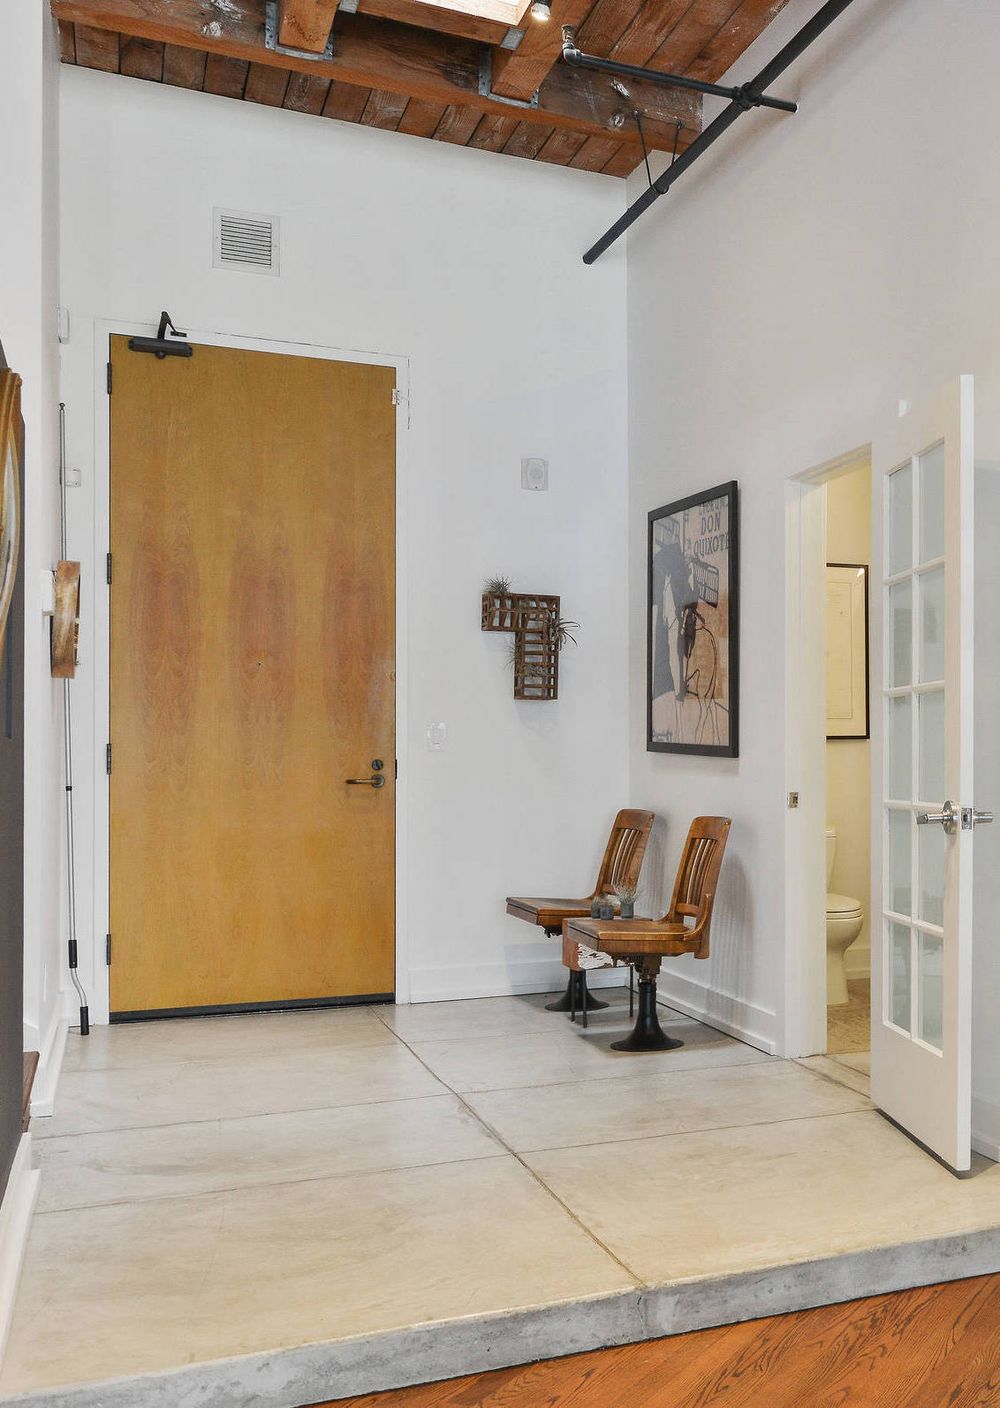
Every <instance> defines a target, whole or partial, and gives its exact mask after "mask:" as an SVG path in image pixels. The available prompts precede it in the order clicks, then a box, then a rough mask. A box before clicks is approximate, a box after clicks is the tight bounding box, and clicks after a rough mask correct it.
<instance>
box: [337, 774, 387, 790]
mask: <svg viewBox="0 0 1000 1408" xmlns="http://www.w3.org/2000/svg"><path fill="white" fill-rule="evenodd" d="M344 780H345V782H346V783H347V785H348V787H384V786H385V778H384V777H383V776H382V774H381V773H380V772H376V773H372V775H371V777H348V778H345V779H344Z"/></svg>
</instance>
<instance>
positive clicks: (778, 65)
mask: <svg viewBox="0 0 1000 1408" xmlns="http://www.w3.org/2000/svg"><path fill="white" fill-rule="evenodd" d="M850 3H851V0H827V3H826V4H825V5H823V6H821V8H820V9H819V10H817V12H816V14H815V15H813V17H812V19H811V20H809V21H808V22H807V23H806V24H804V25H803V26H802V28H801V29H800V30H799V32H798V33H797V34H796V35H794V36H793V37H792V38H791V39H790V40H789V41H788V43H787V44H786V45H785V46H784V48H783V49H779V51H778V53H777V54H775V56H774V58H773V59H772V60H771V62H770V63H768V64H765V65H764V67H763V68H762V69H761V71H760V73H758V75H757V77H756V78H754V79H752V80H751V82H750V83H748V84H747V85H746V91H747V92H748V93H750V94H753V93H756V94H760V93H761V92H762V91H763V90H764V89H765V88H767V87H768V86H769V85H770V84H771V83H773V82H774V80H775V79H776V78H779V77H780V76H781V74H783V73H784V71H785V69H786V68H788V67H789V66H790V65H791V64H793V63H794V62H795V60H796V59H797V58H798V57H799V55H800V54H802V53H803V52H804V51H805V50H806V49H808V47H809V45H810V44H812V42H813V40H815V39H818V38H819V36H820V35H821V34H822V33H823V31H824V30H825V29H827V28H828V26H829V25H831V24H832V23H833V21H834V20H835V19H836V18H837V17H838V15H841V14H843V12H844V11H845V10H846V9H847V7H848V5H850ZM746 111H747V109H746V107H745V106H744V105H743V104H742V103H740V102H738V101H735V100H734V101H733V102H731V103H730V104H729V106H728V107H726V108H723V110H722V112H720V113H719V115H718V117H716V118H715V119H714V121H712V122H710V123H709V124H708V126H707V127H706V128H705V130H704V131H703V132H702V133H700V134H699V135H698V136H697V137H696V138H695V139H694V141H693V142H692V143H691V145H690V146H689V147H688V148H687V149H686V150H685V151H683V152H681V154H680V156H679V157H678V158H677V160H676V161H675V162H674V163H673V165H672V166H670V167H668V169H667V170H666V171H664V172H663V174H662V175H661V176H658V177H657V178H656V180H655V181H654V182H653V184H652V185H651V186H650V187H649V188H648V189H647V190H645V191H643V193H642V195H641V196H639V198H638V200H635V201H633V202H632V204H631V205H630V206H629V208H628V210H626V212H625V214H624V215H622V216H621V217H620V218H619V219H618V220H616V221H615V223H614V224H613V225H612V226H611V228H610V229H609V230H607V231H606V232H605V233H604V234H603V235H602V236H601V238H600V239H599V240H598V241H597V242H596V244H593V245H591V247H590V249H588V250H587V252H586V254H585V255H584V256H583V262H584V264H593V262H594V260H595V259H599V258H600V257H601V255H602V254H603V253H604V251H605V250H606V249H609V248H610V247H611V245H613V244H614V242H615V240H617V239H618V238H619V237H620V236H621V235H623V234H624V233H625V231H626V230H627V229H628V228H629V226H631V225H634V224H635V222H636V221H637V220H638V218H639V216H640V215H642V214H644V213H645V211H647V210H648V209H649V207H650V206H651V205H652V204H653V202H654V201H656V200H659V198H660V196H665V195H666V194H667V192H668V191H669V190H670V187H671V186H672V185H673V184H674V182H675V181H676V180H677V179H678V177H680V176H683V174H684V172H685V171H687V169H688V168H689V167H690V166H693V165H694V163H695V162H696V161H697V160H698V158H699V157H700V156H702V155H703V153H705V152H706V151H708V149H709V147H710V146H712V144H713V143H715V142H717V141H718V140H719V138H720V137H721V136H722V134H723V133H724V132H727V131H728V130H729V128H730V127H732V125H733V123H734V122H735V121H736V119H737V118H738V117H739V116H740V115H741V114H742V113H744V112H746Z"/></svg>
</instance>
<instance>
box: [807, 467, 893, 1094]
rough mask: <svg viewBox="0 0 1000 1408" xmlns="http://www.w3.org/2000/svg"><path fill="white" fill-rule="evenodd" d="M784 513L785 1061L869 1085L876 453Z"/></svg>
mask: <svg viewBox="0 0 1000 1408" xmlns="http://www.w3.org/2000/svg"><path fill="white" fill-rule="evenodd" d="M786 510H787V518H786V530H787V537H786V566H787V580H786V618H787V635H786V641H787V675H786V680H787V685H786V689H787V710H786V731H785V743H786V759H785V762H786V768H785V775H786V778H787V786H788V789H789V790H788V792H787V796H786V812H785V817H786V827H785V848H786V864H787V867H788V870H787V873H788V875H789V876H790V877H792V876H794V877H795V881H796V883H790V884H788V885H787V886H786V895H785V904H786V911H785V925H786V933H787V934H788V935H789V944H788V949H787V971H786V982H787V987H786V991H787V993H788V1003H787V1008H786V1023H785V1026H786V1047H785V1051H786V1054H787V1055H790V1056H798V1057H813V1056H817V1057H820V1056H822V1057H826V1058H828V1059H829V1060H831V1061H836V1062H837V1063H838V1066H840V1067H843V1068H844V1069H845V1070H850V1072H851V1078H852V1079H853V1077H854V1076H855V1075H856V1076H858V1077H861V1078H863V1079H865V1080H867V1076H868V1070H869V1064H870V1063H869V1052H870V1044H871V1043H870V1002H871V938H870V927H869V915H870V913H871V813H872V790H871V779H872V769H871V754H870V749H871V741H870V737H871V728H870V722H871V721H870V716H869V709H870V703H869V695H870V684H871V679H872V662H871V659H870V648H871V647H870V640H869V626H870V619H871V613H870V599H869V591H870V580H869V579H870V564H871V560H872V552H871V549H872V521H873V515H872V461H871V449H870V446H862V447H859V448H858V449H856V450H851V451H849V452H848V453H846V454H844V455H841V456H839V457H838V458H836V459H833V460H830V461H828V462H827V463H826V464H823V465H820V466H818V467H816V468H814V469H812V470H810V471H808V472H807V473H806V474H804V475H801V476H798V477H796V478H794V479H790V480H789V481H788V485H787V500H786Z"/></svg>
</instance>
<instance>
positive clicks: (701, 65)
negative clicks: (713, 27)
mask: <svg viewBox="0 0 1000 1408" xmlns="http://www.w3.org/2000/svg"><path fill="white" fill-rule="evenodd" d="M787 3H788V0H743V3H742V4H741V5H740V6H739V7H738V8H737V10H736V13H735V14H734V15H733V16H732V18H731V19H730V20H729V21H728V23H726V24H724V25H721V26H720V27H719V30H718V32H717V33H716V35H715V36H714V38H712V39H711V40H709V42H708V43H707V44H706V45H705V47H704V49H703V50H702V51H701V53H700V54H699V55H698V57H697V58H696V59H695V61H694V63H693V64H692V65H691V68H690V72H691V74H692V75H693V77H695V78H703V79H705V80H706V81H707V82H709V83H715V82H716V81H717V80H718V79H720V78H721V77H722V75H723V74H724V73H725V72H726V71H727V69H729V68H731V67H732V65H733V64H734V63H735V62H736V60H737V59H738V58H739V56H740V55H741V54H742V53H743V51H744V50H745V49H747V48H748V47H749V46H750V44H752V43H753V41H754V40H755V39H756V38H757V36H758V34H760V33H761V32H762V31H763V30H764V29H766V28H767V26H768V25H769V24H770V23H771V21H772V20H773V19H774V18H775V16H776V15H778V14H780V12H781V11H782V10H783V9H784V8H785V6H786V5H787Z"/></svg>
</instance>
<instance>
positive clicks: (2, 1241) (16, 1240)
mask: <svg viewBox="0 0 1000 1408" xmlns="http://www.w3.org/2000/svg"><path fill="white" fill-rule="evenodd" d="M40 1181H41V1174H40V1173H39V1171H38V1169H37V1168H32V1166H31V1135H30V1134H22V1135H21V1139H20V1142H19V1143H18V1146H17V1152H16V1153H15V1155H14V1162H13V1164H12V1165H11V1170H10V1177H9V1178H8V1180H7V1191H6V1192H5V1193H4V1197H3V1202H2V1203H0V1363H2V1362H3V1353H4V1348H5V1347H6V1344H7V1336H8V1334H9V1332H10V1326H11V1321H12V1319H13V1317H14V1300H15V1297H16V1296H17V1283H18V1281H19V1280H20V1277H21V1267H22V1265H23V1263H24V1253H25V1249H26V1247H27V1245H28V1232H29V1230H30V1228H31V1218H32V1214H33V1213H34V1211H35V1202H36V1201H37V1198H38V1185H39V1182H40Z"/></svg>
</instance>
